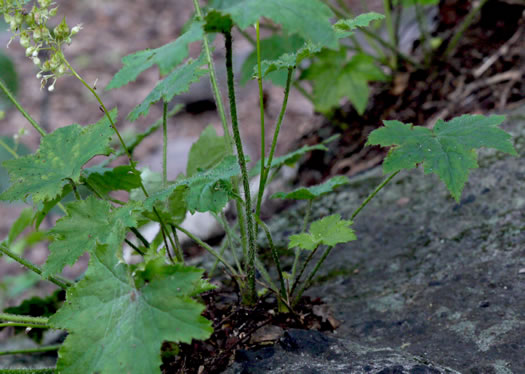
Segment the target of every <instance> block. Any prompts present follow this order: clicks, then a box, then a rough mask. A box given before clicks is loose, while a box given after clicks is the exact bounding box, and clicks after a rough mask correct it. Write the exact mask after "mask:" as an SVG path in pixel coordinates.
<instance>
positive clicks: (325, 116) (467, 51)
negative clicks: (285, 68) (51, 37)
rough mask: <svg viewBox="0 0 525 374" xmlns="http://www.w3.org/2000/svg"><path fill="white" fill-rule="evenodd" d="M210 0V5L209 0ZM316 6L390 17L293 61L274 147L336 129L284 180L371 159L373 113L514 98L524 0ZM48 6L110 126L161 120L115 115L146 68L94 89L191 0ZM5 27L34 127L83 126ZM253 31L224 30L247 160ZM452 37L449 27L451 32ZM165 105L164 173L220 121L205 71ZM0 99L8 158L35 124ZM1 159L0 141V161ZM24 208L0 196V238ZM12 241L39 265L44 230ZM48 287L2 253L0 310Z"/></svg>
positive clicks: (412, 119) (463, 107)
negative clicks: (68, 31)
mask: <svg viewBox="0 0 525 374" xmlns="http://www.w3.org/2000/svg"><path fill="white" fill-rule="evenodd" d="M201 3H202V5H207V4H208V3H209V2H208V1H202V2H201ZM211 3H212V4H211V5H213V6H216V7H220V6H221V4H222V3H223V1H220V0H217V1H211ZM325 3H327V4H329V5H330V6H331V7H332V8H333V11H334V13H335V14H336V15H337V17H338V18H349V17H353V16H356V15H359V14H361V13H363V12H369V11H375V12H378V13H381V14H385V11H388V12H390V13H391V19H392V20H393V22H392V25H391V28H389V27H388V25H386V24H385V22H381V21H379V22H375V23H373V24H372V25H371V26H370V27H369V28H367V29H364V31H356V33H355V34H354V36H353V37H352V38H348V39H345V40H343V41H342V42H341V44H342V47H341V50H340V51H339V52H334V51H326V52H323V53H322V54H321V55H320V56H318V57H316V58H313V59H311V60H308V61H306V62H304V64H303V65H301V66H300V67H299V69H298V72H297V78H298V81H297V84H296V85H295V86H294V88H293V89H292V91H291V94H290V98H289V104H288V110H287V115H286V118H285V121H284V123H283V128H282V131H281V137H280V142H279V145H278V150H277V153H278V154H283V153H284V152H286V151H289V150H292V149H295V148H298V147H300V146H302V145H305V144H308V145H313V144H317V143H319V142H322V141H323V140H325V139H327V138H329V137H330V136H332V135H335V134H338V135H340V137H339V139H338V140H337V141H335V142H332V143H331V144H330V151H329V152H314V153H312V154H309V155H307V156H306V157H305V158H304V159H303V160H302V161H301V163H300V164H299V166H298V168H297V170H296V174H295V175H294V178H293V181H294V182H295V183H299V184H302V185H312V184H316V183H319V182H321V181H323V180H324V179H326V178H328V177H330V176H333V175H336V174H346V175H355V174H357V173H360V172H362V171H364V170H367V169H369V168H371V167H374V166H376V165H378V164H380V163H381V161H382V158H383V157H384V153H383V151H380V150H379V149H376V148H372V147H364V143H365V141H366V137H367V135H368V133H370V131H372V130H373V129H375V128H377V127H379V126H380V125H381V120H383V119H397V120H400V121H403V122H406V123H414V124H417V125H425V126H432V125H433V123H434V122H435V121H436V120H437V119H438V118H443V119H449V118H451V117H454V116H457V115H460V114H463V113H484V114H487V113H490V112H492V111H505V110H510V109H513V108H517V107H519V106H523V105H525V88H524V83H523V82H524V79H523V77H524V74H525V25H524V11H525V2H524V1H522V0H488V1H487V0H481V1H466V0H460V1H458V0H441V1H437V0H436V1H432V0H423V1H415V0H406V1H401V0H399V1H395V2H390V4H389V6H388V9H385V4H388V3H389V2H388V1H387V2H384V1H380V0H374V1H362V0H333V1H330V0H326V1H325ZM58 5H59V6H60V7H59V14H60V17H56V19H57V20H60V19H61V16H62V15H63V16H65V17H66V18H67V21H68V24H69V25H71V26H72V25H76V24H82V25H83V28H84V29H83V30H82V31H81V32H80V33H79V34H78V35H76V36H75V37H74V40H73V43H72V44H71V46H69V47H67V48H66V49H65V53H66V55H67V57H68V58H69V60H70V62H72V65H73V66H75V68H76V70H77V71H78V72H79V73H80V74H81V75H82V76H83V77H84V79H85V80H86V81H87V82H89V83H91V84H95V82H96V86H97V91H98V92H99V93H100V94H101V95H102V98H103V100H104V102H105V105H106V107H108V108H113V107H118V110H119V114H120V115H119V121H118V127H119V129H120V130H121V131H122V133H123V134H124V137H125V139H131V138H132V137H133V136H134V135H136V134H138V133H140V132H142V131H144V130H146V129H147V128H148V127H149V126H150V125H151V124H152V123H154V122H155V121H157V120H158V119H159V118H161V116H162V107H161V105H155V106H152V107H151V109H150V112H149V115H148V116H147V118H140V119H138V120H137V121H135V122H129V121H128V120H126V116H127V114H128V113H129V112H130V111H131V110H132V109H133V108H134V107H135V106H136V105H138V104H139V103H140V102H141V101H142V100H143V99H144V98H145V97H146V96H147V95H148V93H149V92H150V91H151V89H152V88H153V87H154V86H155V84H156V83H157V81H158V79H159V73H158V71H157V69H156V68H152V69H150V70H148V71H146V72H145V73H143V74H141V75H140V76H139V77H138V79H137V80H136V81H135V82H133V83H131V84H129V85H127V86H124V87H122V88H120V89H116V90H112V91H104V87H105V86H106V85H107V84H108V83H109V81H110V80H111V78H112V76H113V75H114V74H115V73H116V72H117V71H118V70H119V69H120V67H121V63H120V60H121V59H122V57H123V56H126V55H128V54H130V53H132V52H135V51H138V50H143V49H146V48H156V47H159V46H162V45H164V44H166V43H168V42H170V41H172V40H173V39H175V38H176V37H177V36H178V35H180V34H181V32H183V29H184V27H185V24H186V22H187V20H188V19H189V18H191V17H192V14H193V6H192V3H191V1H182V0H172V1H168V0H153V1H152V0H137V1H133V2H130V1H124V0H113V1H101V0H91V1H81V0H78V1H67V2H66V1H59V2H58ZM335 20H336V18H334V21H335ZM263 24H264V27H263V38H264V39H268V40H267V41H266V42H265V43H264V44H263V47H264V46H266V49H265V52H264V53H265V54H266V58H272V57H273V56H274V55H279V54H280V53H282V51H281V50H282V49H283V48H284V50H285V51H286V48H288V47H290V48H292V49H293V48H298V47H297V45H299V46H300V45H301V43H300V42H294V41H293V40H292V37H291V36H287V35H282V34H281V33H280V31H279V29H278V27H277V26H276V25H273V24H271V22H268V21H266V22H265V21H263ZM6 29H7V25H6V24H5V23H2V21H0V30H1V31H0V78H1V79H3V80H4V81H5V82H6V84H8V86H9V87H11V89H12V91H13V92H15V93H16V97H17V98H18V100H19V101H20V102H21V104H22V105H23V106H24V107H25V108H26V109H27V110H28V111H29V113H30V114H31V115H32V116H33V117H34V118H35V119H36V120H37V122H39V123H40V124H41V126H42V127H43V128H44V129H45V130H46V131H48V132H51V131H53V130H55V129H57V128H60V127H63V126H66V125H70V124H73V123H79V124H82V125H85V124H90V123H95V122H96V121H98V120H99V119H100V117H101V112H100V110H99V105H98V103H97V102H96V101H95V100H94V98H93V97H92V96H91V95H90V94H89V92H87V91H86V90H85V88H84V87H83V86H82V85H81V84H80V82H78V81H77V80H76V79H75V78H74V77H64V78H61V79H59V81H58V83H57V84H56V87H55V90H54V91H53V92H49V91H48V90H47V89H45V88H44V89H42V88H41V87H40V82H39V80H38V79H37V78H36V77H35V76H36V74H37V70H36V67H35V66H34V65H33V64H32V63H31V61H30V60H29V59H27V58H26V57H25V53H24V52H25V51H24V48H22V47H21V46H20V45H19V43H18V40H14V41H13V42H12V43H11V44H10V45H9V48H6V45H7V43H8V41H9V39H10V37H11V35H10V33H9V32H8V31H3V30H6ZM253 31H254V30H243V31H242V32H241V31H240V30H235V32H234V48H235V56H234V58H235V69H236V77H237V80H238V87H237V89H238V91H237V93H238V95H237V97H238V99H239V108H238V110H239V119H240V124H241V132H242V136H243V137H244V139H245V140H246V147H247V153H248V154H249V155H250V157H251V159H252V160H257V159H258V158H259V157H260V154H259V153H260V151H259V140H258V139H259V131H260V130H259V97H258V92H257V84H256V82H255V81H253V80H250V79H249V78H250V72H251V71H253V70H252V69H253V63H254V55H253V38H254V32H253ZM456 35H460V37H458V38H455V36H456ZM455 39H457V40H455ZM214 46H215V50H214V56H215V58H216V67H217V71H218V76H219V80H220V81H221V82H222V89H223V94H225V93H226V92H225V87H224V82H225V70H224V67H223V64H222V63H221V62H223V61H224V50H223V39H222V38H221V37H220V36H217V37H216V39H215V42H214ZM284 46H286V47H284ZM199 53H200V44H199V43H194V44H192V45H191V46H190V56H192V57H196V56H198V55H199ZM363 56H364V57H363ZM263 57H264V56H263ZM363 61H364V62H363ZM362 62H363V64H364V63H366V64H367V65H363V64H361V63H362ZM363 66H366V69H363ZM370 66H373V69H372V68H369V67H370ZM340 67H344V68H340ZM354 67H356V68H354ZM365 70H366V71H365ZM363 71H365V72H363ZM348 82H350V83H352V85H353V84H355V86H352V85H348V84H347V83H348ZM345 83H346V85H344V84H345ZM282 85H283V84H282V77H281V78H279V77H278V76H274V77H272V79H271V80H268V81H266V82H265V84H264V94H265V96H264V99H265V100H264V103H265V104H264V105H265V113H266V121H267V124H268V125H267V126H268V132H267V143H269V142H270V141H271V137H272V136H273V125H274V124H275V121H276V119H277V116H278V113H279V110H280V107H281V103H282V98H283V87H282ZM356 90H357V93H358V94H359V95H361V96H362V95H364V96H365V97H366V100H365V101H363V100H360V99H358V98H356ZM334 92H336V94H334ZM359 95H358V96H359ZM223 97H225V95H223ZM175 102H177V103H180V104H183V105H184V106H183V108H182V109H181V110H180V112H178V114H176V115H174V116H173V117H171V118H170V119H169V123H168V125H169V130H168V137H169V149H170V151H169V156H168V157H169V158H168V162H169V177H170V178H171V179H174V178H175V177H176V176H177V175H178V174H179V173H180V172H184V171H185V167H186V160H187V152H188V151H189V149H190V147H191V144H192V143H193V142H194V141H195V140H196V139H197V137H198V136H199V134H200V133H201V132H202V130H203V129H204V128H205V127H207V126H208V125H210V124H211V125H212V126H214V127H215V128H216V130H217V132H218V133H219V134H220V133H221V132H222V128H221V125H220V120H219V118H218V116H217V114H216V111H215V103H214V100H213V96H212V94H211V90H210V85H209V82H208V80H207V79H203V80H202V81H201V82H199V83H197V84H195V85H194V86H193V87H192V88H191V90H190V92H188V93H187V94H184V95H182V96H181V97H177V98H176V99H175ZM0 110H1V111H2V113H3V114H2V115H1V117H0V118H1V119H0V137H1V139H2V141H4V142H5V143H6V144H8V145H10V146H11V147H13V148H15V149H16V150H17V153H18V154H19V155H23V154H26V153H30V152H34V151H35V150H36V149H37V148H38V145H39V141H40V137H39V135H38V133H37V132H36V131H34V130H33V129H32V128H31V127H30V126H29V124H28V123H27V121H26V120H25V119H24V118H23V116H22V115H21V114H20V113H19V112H17V110H16V109H14V108H13V107H12V106H10V105H9V103H8V102H7V101H6V100H5V98H4V97H1V96H0ZM161 144H162V140H161V133H160V132H157V133H154V134H152V135H151V136H149V137H148V138H146V139H145V140H144V141H143V142H142V143H141V144H140V145H139V146H138V147H137V148H136V149H135V151H134V157H135V159H136V160H138V162H139V165H140V166H141V167H148V168H150V169H151V170H154V171H160V170H161ZM11 157H12V155H11V154H10V153H9V152H7V151H6V150H5V149H4V148H1V147H0V161H5V160H7V159H10V158H11ZM121 162H124V160H121ZM8 185H9V179H8V176H7V173H6V171H5V170H4V169H3V168H2V167H1V166H0V190H4V189H6V188H7V186H8ZM24 212H25V213H24ZM270 214H271V213H268V214H267V215H270ZM30 215H31V212H30V211H28V210H27V206H26V205H24V204H23V203H21V202H20V203H15V204H5V203H0V217H1V218H0V239H2V240H3V239H4V238H6V237H7V236H8V235H9V230H10V227H11V226H12V225H13V223H14V222H15V221H17V220H18V221H17V222H19V223H20V222H22V223H23V222H24V220H25V221H27V220H28V218H27V217H28V216H30ZM57 218H59V214H58V212H57V214H53V215H51V216H50V218H49V219H47V220H46V222H44V223H43V225H42V229H44V230H45V228H47V227H50V225H52V224H53V222H54V221H55V220H56V219H57ZM22 223H20V224H22ZM13 243H14V244H13V246H12V248H13V250H15V251H16V252H17V253H18V254H19V255H22V256H24V257H26V258H27V259H29V260H30V261H32V262H34V263H36V264H42V263H44V262H45V259H46V257H47V253H48V252H47V244H46V241H45V233H42V232H40V233H35V232H34V230H33V231H32V230H30V229H25V230H24V231H23V232H21V233H19V235H18V236H17V237H16V238H15V239H14V240H13ZM86 263H87V261H86V258H83V260H81V261H79V262H78V263H77V264H76V265H75V266H74V267H72V268H67V269H66V270H65V273H64V275H66V276H68V277H72V278H75V277H78V276H80V275H81V274H82V271H83V269H84V268H85V266H86ZM54 291H55V288H54V287H53V286H52V285H50V284H48V283H46V282H40V281H39V278H38V276H36V275H34V274H33V273H28V272H25V271H24V270H23V269H21V268H20V266H19V265H17V264H15V263H13V262H11V261H9V260H8V259H6V258H5V257H2V258H0V309H5V308H7V307H12V306H15V305H18V304H19V303H20V301H21V300H23V299H25V298H27V297H30V296H41V297H45V296H48V295H51V294H52V293H53V292H54ZM53 297H57V298H58V299H59V298H60V297H59V296H57V295H55V296H53ZM58 299H57V300H58ZM12 334H13V332H12V331H9V330H2V331H0V341H1V340H5V338H6V337H7V336H11V335H12ZM1 360H2V358H0V362H1Z"/></svg>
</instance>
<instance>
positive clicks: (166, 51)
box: [106, 22, 204, 90]
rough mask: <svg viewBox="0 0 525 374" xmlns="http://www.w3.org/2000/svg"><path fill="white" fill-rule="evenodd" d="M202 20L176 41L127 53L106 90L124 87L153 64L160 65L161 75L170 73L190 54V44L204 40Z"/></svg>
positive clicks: (192, 25) (194, 23)
mask: <svg viewBox="0 0 525 374" xmlns="http://www.w3.org/2000/svg"><path fill="white" fill-rule="evenodd" d="M202 26H203V24H202V22H193V23H192V24H191V26H190V28H189V29H188V30H187V31H186V32H185V33H184V34H182V35H181V36H179V37H178V38H177V39H176V40H175V41H173V42H171V43H168V44H166V45H163V46H162V47H159V48H155V49H146V50H144V51H139V52H135V53H132V54H130V55H127V56H126V57H124V58H123V59H122V64H123V65H124V67H123V68H122V69H120V70H119V71H118V72H117V74H115V76H114V77H113V79H112V80H111V82H109V84H108V86H107V87H106V90H111V89H113V88H118V87H122V86H124V85H126V84H128V83H129V82H133V81H134V80H135V79H137V77H138V76H139V75H140V73H142V72H143V71H144V70H147V69H149V68H150V67H152V66H153V65H157V66H158V67H159V71H160V74H161V75H166V74H168V73H169V72H170V71H171V70H172V69H173V68H174V67H176V66H177V65H179V64H180V63H181V62H182V61H184V60H185V59H186V58H187V57H188V54H189V48H188V46H189V44H190V43H192V42H196V41H198V40H202V38H203V36H204V31H203V29H202Z"/></svg>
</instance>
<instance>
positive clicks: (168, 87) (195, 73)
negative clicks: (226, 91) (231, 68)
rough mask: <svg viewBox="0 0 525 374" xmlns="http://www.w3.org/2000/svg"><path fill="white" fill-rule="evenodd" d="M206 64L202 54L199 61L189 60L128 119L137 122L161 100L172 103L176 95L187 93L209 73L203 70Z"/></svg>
mask: <svg viewBox="0 0 525 374" xmlns="http://www.w3.org/2000/svg"><path fill="white" fill-rule="evenodd" d="M205 63H206V61H205V55H204V54H202V55H201V56H200V57H199V58H198V59H197V60H195V61H192V60H189V61H188V62H186V63H185V64H184V65H182V66H179V67H178V68H176V69H175V70H173V71H172V72H171V74H170V75H168V76H167V77H166V78H164V79H163V80H162V81H161V82H159V83H158V84H157V85H156V86H155V88H154V89H153V90H152V91H151V92H150V93H149V95H148V96H147V97H146V99H144V101H143V102H142V103H140V104H139V105H137V106H136V107H135V108H134V109H133V110H132V111H131V113H130V114H129V116H128V119H129V120H130V121H135V120H136V119H137V118H139V117H140V116H146V115H147V114H148V112H149V107H150V106H151V104H153V103H156V102H157V101H160V100H162V101H163V102H170V101H171V100H172V99H173V97H175V96H176V95H179V94H181V93H183V92H187V91H188V90H189V89H190V86H191V85H192V84H193V83H195V82H198V81H199V80H200V78H201V77H202V76H203V75H205V74H207V73H208V70H206V69H201V67H202V65H204V64H205Z"/></svg>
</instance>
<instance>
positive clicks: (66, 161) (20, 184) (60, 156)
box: [0, 109, 117, 202]
mask: <svg viewBox="0 0 525 374" xmlns="http://www.w3.org/2000/svg"><path fill="white" fill-rule="evenodd" d="M110 115H111V117H112V119H113V121H114V120H115V119H116V116H117V111H116V109H114V110H112V111H111V113H110ZM111 135H113V129H112V128H111V126H110V123H109V121H108V119H107V118H106V117H105V116H104V118H102V119H101V120H100V121H99V122H97V123H96V124H94V125H89V126H84V127H82V126H80V125H77V124H74V125H70V126H66V127H62V128H60V129H58V130H55V131H54V132H53V133H51V134H49V135H47V136H45V137H44V138H42V142H41V144H40V148H39V149H38V150H37V151H36V153H35V154H33V155H28V156H24V157H20V158H17V159H13V160H8V161H5V162H4V164H3V165H4V166H5V168H6V169H7V171H8V172H9V178H10V179H11V182H12V184H11V186H10V187H9V189H7V190H6V191H4V192H3V193H2V194H0V200H8V201H13V200H19V199H26V198H27V197H28V196H29V195H31V197H32V198H33V201H35V202H39V201H46V200H52V199H54V198H55V197H56V196H58V195H59V194H60V193H61V192H62V189H63V188H64V186H65V185H66V184H68V183H69V180H71V181H73V182H74V183H78V182H79V181H80V172H81V169H82V166H83V165H84V164H85V163H86V162H88V161H89V160H90V159H91V158H93V157H94V156H96V155H108V154H109V153H110V152H111V148H109V143H110V141H111Z"/></svg>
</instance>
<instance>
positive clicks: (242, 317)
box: [162, 289, 337, 374]
mask: <svg viewBox="0 0 525 374" xmlns="http://www.w3.org/2000/svg"><path fill="white" fill-rule="evenodd" d="M202 298H203V301H204V302H205V303H206V305H207V309H206V311H205V312H204V316H205V317H206V318H208V319H209V320H211V321H213V330H214V332H213V334H212V336H211V337H210V339H208V340H206V341H194V342H193V343H192V344H181V345H180V348H179V352H178V355H177V354H170V353H169V352H173V350H172V349H173V347H172V346H171V344H169V343H165V344H164V346H163V351H164V356H163V366H162V369H163V373H199V374H213V373H221V372H222V371H224V370H225V369H226V368H227V367H228V366H229V365H230V364H231V363H232V361H233V359H234V358H235V355H236V354H237V355H239V354H241V355H242V354H243V352H246V351H245V350H246V349H249V348H251V347H254V346H261V345H272V344H274V343H275V342H276V341H277V340H278V339H279V338H280V337H281V335H282V332H283V331H284V329H291V328H296V329H306V330H310V329H316V330H319V331H333V330H334V327H335V326H337V321H335V319H333V318H332V317H331V315H330V314H329V312H326V311H323V312H321V313H317V314H316V313H313V312H312V310H315V309H317V308H320V309H321V310H324V308H323V307H322V302H321V300H320V299H315V300H312V299H310V298H309V297H304V298H303V299H302V300H301V302H300V303H299V304H298V305H297V307H296V308H295V311H294V313H285V314H283V313H277V302H276V299H275V298H274V297H272V296H270V297H266V298H262V299H261V300H259V302H258V303H257V305H255V306H253V307H247V306H244V305H242V304H241V303H240V298H239V297H238V294H235V293H234V292H232V291H231V290H230V291H228V290H224V289H221V290H219V291H211V292H208V293H206V294H204V295H203V296H202ZM175 352H176V351H175Z"/></svg>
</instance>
